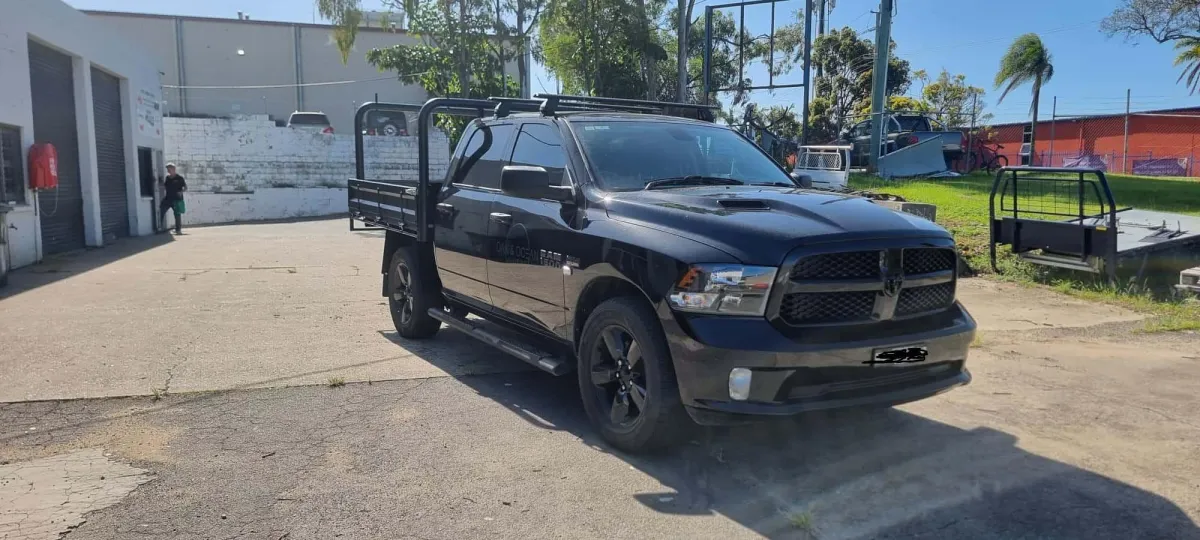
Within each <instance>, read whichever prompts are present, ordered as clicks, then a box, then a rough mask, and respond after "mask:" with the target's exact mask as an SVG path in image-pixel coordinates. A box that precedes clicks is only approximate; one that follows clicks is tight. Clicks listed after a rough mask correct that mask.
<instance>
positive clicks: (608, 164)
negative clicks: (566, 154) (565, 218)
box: [572, 120, 794, 191]
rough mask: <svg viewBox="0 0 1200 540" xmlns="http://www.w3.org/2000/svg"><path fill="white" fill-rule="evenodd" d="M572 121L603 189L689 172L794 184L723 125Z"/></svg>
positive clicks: (629, 186) (629, 187)
mask: <svg viewBox="0 0 1200 540" xmlns="http://www.w3.org/2000/svg"><path fill="white" fill-rule="evenodd" d="M572 124H573V125H574V131H575V135H576V136H577V137H578V138H579V141H580V144H581V145H582V146H583V152H584V154H586V155H587V158H588V161H589V162H591V165H592V169H593V170H594V172H595V174H596V180H597V182H599V184H600V187H601V188H603V189H605V190H609V191H630V190H637V189H643V188H644V187H645V186H646V184H647V183H649V182H653V181H655V180H662V179H668V178H686V177H690V176H699V177H707V178H729V179H732V180H739V181H741V182H744V183H747V184H758V183H786V184H788V185H794V182H792V179H791V177H789V176H788V175H787V173H785V172H783V170H782V169H780V168H779V166H778V165H776V164H775V162H774V161H771V158H769V157H767V156H766V155H764V154H763V153H762V152H760V151H759V150H758V148H757V147H755V146H754V144H753V143H751V142H750V141H747V140H746V139H745V138H743V137H742V136H741V135H739V134H737V133H735V132H733V131H732V130H729V129H726V128H723V127H719V126H714V125H705V124H685V123H682V122H662V121H652V120H648V121H622V120H614V121H576V122H572Z"/></svg>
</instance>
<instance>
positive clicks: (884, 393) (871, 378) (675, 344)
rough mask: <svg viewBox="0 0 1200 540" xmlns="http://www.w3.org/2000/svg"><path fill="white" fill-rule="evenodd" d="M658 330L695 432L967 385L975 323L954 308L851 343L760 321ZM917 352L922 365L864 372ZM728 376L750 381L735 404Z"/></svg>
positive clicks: (684, 321) (865, 333) (695, 322)
mask: <svg viewBox="0 0 1200 540" xmlns="http://www.w3.org/2000/svg"><path fill="white" fill-rule="evenodd" d="M663 326H664V330H666V334H667V342H668V345H669V347H670V350H671V357H672V359H673V362H674V365H675V373H676V377H677V379H678V381H679V391H680V395H681V397H682V398H683V403H684V405H685V406H686V407H687V408H688V412H689V413H690V414H691V415H692V418H693V419H694V420H696V421H697V422H698V423H701V424H727V423H737V422H739V421H744V420H746V419H749V418H751V417H753V416H763V415H791V414H796V413H801V412H806V411H814V410H822V409H831V408H842V407H854V406H862V405H896V404H900V403H906V402H910V401H916V400H919V399H923V398H926V397H929V396H933V395H936V394H939V393H941V392H945V391H947V390H949V389H951V388H954V387H957V386H962V385H964V384H967V383H968V382H970V380H971V376H970V373H969V372H968V371H967V369H966V367H965V363H966V359H967V350H968V348H969V347H970V344H971V341H972V340H973V339H974V336H975V321H974V319H972V318H971V316H970V315H969V314H967V312H966V310H965V309H963V308H962V305H961V304H959V303H957V302H956V303H955V304H954V306H953V307H951V308H950V309H948V310H946V311H945V312H942V313H939V314H936V315H933V316H930V317H926V318H922V319H914V320H909V321H904V322H897V323H895V324H893V325H891V326H889V327H876V328H873V327H872V326H873V325H864V326H862V328H861V330H859V331H856V332H854V335H853V336H852V337H851V336H847V335H839V336H836V339H823V338H822V337H820V336H816V337H814V338H813V339H807V340H803V341H801V340H796V339H792V338H789V337H788V336H785V335H783V334H782V333H781V332H780V331H779V330H778V329H776V328H775V327H774V326H773V325H771V323H769V322H768V321H766V320H765V319H761V318H737V317H715V316H686V315H673V316H669V317H666V318H664V319H663ZM814 332H820V330H814ZM839 334H842V333H841V332H839ZM916 345H919V346H922V347H925V348H926V349H927V350H928V356H927V358H926V360H925V361H924V362H920V363H916V364H874V365H872V364H870V363H869V362H870V361H871V360H872V359H873V358H874V355H875V353H876V352H878V350H879V349H890V348H895V347H906V346H916ZM735 367H741V368H748V369H750V370H751V372H752V373H753V376H752V383H751V385H750V395H749V398H748V399H746V400H743V401H735V400H732V399H730V397H729V372H730V370H731V369H733V368H735Z"/></svg>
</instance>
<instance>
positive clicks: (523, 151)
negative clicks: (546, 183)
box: [512, 124, 567, 186]
mask: <svg viewBox="0 0 1200 540" xmlns="http://www.w3.org/2000/svg"><path fill="white" fill-rule="evenodd" d="M512 164H513V165H534V166H537V167H542V168H544V169H546V171H547V172H549V173H550V185H552V186H561V185H563V171H564V170H565V169H566V167H567V154H566V153H565V152H563V147H562V137H559V135H558V131H556V130H555V129H554V128H552V127H550V126H548V125H546V124H525V125H524V126H522V127H521V134H520V135H518V136H517V144H516V145H515V146H514V147H513V154H512Z"/></svg>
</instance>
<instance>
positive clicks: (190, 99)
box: [85, 2, 532, 133]
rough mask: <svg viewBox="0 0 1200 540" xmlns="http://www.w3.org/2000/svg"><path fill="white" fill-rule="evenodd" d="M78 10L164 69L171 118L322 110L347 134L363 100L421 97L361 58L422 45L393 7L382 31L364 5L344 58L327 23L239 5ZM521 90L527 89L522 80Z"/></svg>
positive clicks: (283, 115)
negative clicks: (217, 12)
mask: <svg viewBox="0 0 1200 540" xmlns="http://www.w3.org/2000/svg"><path fill="white" fill-rule="evenodd" d="M252 4H253V3H247V6H250V5H252ZM309 5H310V6H311V2H309ZM85 13H87V14H88V15H90V16H91V17H92V18H94V19H96V20H98V21H102V22H103V23H104V24H106V25H108V26H109V27H111V28H113V29H116V30H117V31H118V32H120V33H121V35H123V36H126V37H127V38H128V39H130V40H132V41H134V42H135V43H137V44H138V45H140V46H141V48H142V50H144V51H146V52H147V53H149V54H151V55H153V56H154V58H155V59H156V60H157V61H158V63H159V65H161V66H162V68H163V85H165V87H166V88H165V89H164V92H163V99H164V100H165V102H166V103H165V108H166V112H167V114H169V115H172V116H192V117H230V116H236V115H249V114H266V115H269V116H270V117H271V118H272V119H273V120H275V121H277V122H283V121H286V120H287V118H288V115H290V114H291V113H292V112H295V111H320V112H324V113H325V115H326V116H328V117H329V121H330V123H331V124H332V125H333V128H334V130H335V131H336V132H337V133H351V132H352V127H353V124H354V111H355V109H356V108H357V107H358V106H359V105H362V104H363V103H366V102H368V101H374V100H375V99H376V98H378V101H386V102H391V103H414V104H420V103H424V102H425V100H426V99H428V98H429V96H428V94H427V93H426V92H425V90H424V89H423V88H421V87H420V86H419V85H415V84H403V83H401V82H399V81H398V80H397V79H396V74H395V73H393V72H380V71H379V69H378V68H376V67H375V66H373V65H371V64H369V63H367V60H366V54H367V51H370V50H371V49H377V48H378V49H383V48H388V47H392V46H395V45H415V44H418V43H420V40H419V39H418V38H417V37H416V36H414V35H412V34H409V33H408V32H406V31H405V30H404V27H403V22H404V18H403V17H402V16H401V15H399V14H393V15H392V16H391V18H392V20H391V22H390V23H389V24H388V28H386V29H385V28H379V27H377V26H376V25H379V24H380V23H381V19H380V17H381V15H382V14H380V13H377V12H372V13H368V14H367V16H366V18H365V20H364V26H363V27H361V28H359V31H358V36H357V37H356V38H355V42H354V47H353V50H352V51H351V52H350V54H349V56H348V57H347V58H346V61H345V62H342V55H341V53H340V52H339V51H338V48H337V45H336V43H335V42H334V40H333V29H332V27H330V26H329V25H325V24H306V23H293V22H278V21H265V20H258V19H250V18H248V16H243V15H242V14H240V13H239V14H236V15H237V16H238V18H228V19H223V18H212V17H187V16H179V15H153V14H148V13H125V12H114V11H85ZM230 15H231V16H232V15H234V14H232V13H231V14H230ZM393 24H395V26H394V27H393V26H392V25H393ZM509 54H510V55H511V54H513V53H512V52H511V51H510V53H509ZM529 64H530V65H531V64H532V60H530V62H529ZM506 72H507V73H508V74H509V76H510V77H513V80H515V77H517V61H516V58H512V59H510V61H509V62H508V65H507V66H506ZM528 76H529V75H528V73H526V78H528ZM524 88H526V89H528V88H529V83H528V81H526V82H525V85H524Z"/></svg>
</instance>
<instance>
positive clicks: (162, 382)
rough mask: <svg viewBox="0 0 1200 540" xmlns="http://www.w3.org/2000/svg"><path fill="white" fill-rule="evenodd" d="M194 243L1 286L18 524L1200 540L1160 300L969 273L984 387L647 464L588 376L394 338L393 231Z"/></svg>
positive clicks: (707, 434)
mask: <svg viewBox="0 0 1200 540" xmlns="http://www.w3.org/2000/svg"><path fill="white" fill-rule="evenodd" d="M188 233H189V234H186V235H184V236H182V237H179V238H176V239H173V240H172V239H169V238H168V237H156V238H153V239H134V240H130V241H128V242H124V243H122V244H121V245H118V246H116V247H114V248H109V249H105V250H98V251H95V252H90V253H86V254H83V255H81V256H75V257H70V258H68V259H65V260H62V261H59V262H56V263H52V264H49V265H43V266H39V267H37V268H35V269H32V270H25V271H21V272H18V273H17V274H16V275H14V276H13V286H12V287H10V288H9V290H6V291H4V293H3V295H4V296H0V343H3V344H4V346H3V348H2V349H0V401H7V402H12V403H7V404H0V538H14V539H15V538H22V539H24V538H31V539H32V538H56V537H57V534H58V533H59V532H62V531H67V530H70V531H71V532H70V533H69V535H68V538H105V539H107V538H189V539H190V538H196V539H199V538H269V539H272V540H279V539H281V538H290V539H297V538H334V537H338V538H453V539H458V538H496V537H504V538H562V537H568V538H601V537H610V538H611V537H634V536H640V537H651V538H684V537H687V538H741V537H760V536H766V537H795V538H911V537H926V538H1089V539H1091V538H1114V539H1126V538H1200V529H1198V528H1197V526H1196V520H1197V519H1198V518H1200V481H1197V478H1200V464H1198V460H1197V458H1198V457H1200V421H1197V420H1196V415H1195V396H1196V395H1200V352H1197V351H1200V336H1197V335H1196V334H1187V333H1180V334H1159V335H1146V334H1139V333H1136V332H1135V331H1134V329H1135V328H1136V322H1135V321H1136V320H1137V319H1138V316H1137V315H1136V314H1133V313H1129V312H1125V311H1122V310H1119V309H1115V308H1112V307H1108V306H1098V305H1094V304H1088V303H1084V302H1080V301H1076V300H1073V299H1069V298H1066V297H1062V296H1059V295H1056V294H1053V293H1050V292H1047V291H1045V290H1042V289H1025V288H1021V287H1017V286H1013V285H1008V284H1000V283H994V282H988V281H981V280H967V281H964V282H963V284H962V293H961V295H960V296H961V297H962V298H963V301H964V303H965V304H966V305H967V306H968V308H969V309H970V310H971V311H972V313H973V314H975V315H976V317H977V318H978V319H979V321H980V327H981V329H982V332H981V336H982V337H981V339H980V342H979V344H978V345H979V346H978V347H977V348H976V349H974V350H973V353H972V357H971V360H970V361H969V366H970V368H971V370H972V372H973V374H974V376H975V381H974V382H973V384H972V385H970V386H968V387H966V388H962V389H958V390H955V391H953V392H950V393H948V394H945V395H942V396H939V397H937V398H934V399H930V400H926V401H922V402H918V403H914V404H910V405H906V406H902V407H898V408H894V409H888V410H855V411H845V412H839V413H834V414H819V415H809V416H805V417H802V418H799V419H795V420H792V421H783V422H771V423H767V424H760V425H754V426H746V427H739V428H731V429H719V430H700V429H697V430H696V431H695V432H693V434H692V437H691V440H690V442H688V443H685V444H683V445H682V446H681V447H680V448H678V449H676V450H675V451H674V452H670V453H667V454H664V455H658V456H628V455H623V454H620V453H616V452H614V451H611V450H609V449H607V448H606V447H605V446H604V445H603V444H602V443H600V442H599V441H598V440H597V439H596V438H595V437H594V436H593V435H592V433H591V430H590V428H589V427H588V426H587V423H586V420H585V418H584V417H583V414H582V411H581V410H580V407H579V396H578V393H577V391H576V390H575V387H574V383H573V379H571V378H558V379H556V378H553V377H550V376H548V375H545V374H542V373H540V372H531V371H529V370H528V369H526V367H525V366H524V365H523V364H521V363H520V362H518V361H516V360H512V359H510V358H508V357H506V356H505V355H503V354H502V353H497V352H495V351H493V350H491V349H489V348H487V347H485V346H483V345H480V344H477V343H474V342H472V341H470V340H469V339H468V338H466V337H464V336H462V335H459V334H457V333H455V332H452V331H448V330H443V332H442V333H440V334H439V335H438V336H437V337H436V338H435V339H433V340H430V341H427V342H422V343H420V344H414V343H412V342H405V341H401V340H398V339H396V338H394V334H393V332H392V331H391V322H390V320H389V319H388V317H387V313H386V308H385V307H384V306H383V305H381V304H382V299H381V298H380V297H379V296H378V294H379V278H378V266H377V265H378V256H379V254H378V251H379V248H380V245H381V243H382V242H381V240H380V239H378V238H377V237H376V236H375V235H374V234H373V233H359V234H354V233H350V232H348V231H346V230H345V222H344V221H340V220H339V221H313V222H303V223H289V224H262V225H241V226H230V227H212V228H203V229H193V230H191V231H188ZM331 378H344V379H345V380H347V381H350V384H348V385H346V386H344V387H330V386H328V385H327V383H328V382H329V380H330V379H331ZM356 381H359V382H356ZM295 385H305V386H299V387H291V386H295ZM163 388H167V389H168V390H167V395H166V396H165V397H162V398H161V399H155V398H154V397H149V396H150V394H153V393H154V392H155V391H156V390H158V391H159V393H161V390H162V389H163ZM211 390H222V391H220V392H209V391H211ZM112 396H142V397H126V398H114V397H112ZM60 398H104V399H71V400H68V401H61V400H59V399H60ZM28 400H48V401H28ZM64 471H65V472H64ZM99 471H112V472H99ZM97 478H100V479H101V481H97V480H96V479H97ZM6 508H7V509H8V510H6ZM64 508H69V509H70V511H69V512H67V511H65V510H63V509H64ZM85 519H86V521H83V520H85Z"/></svg>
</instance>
